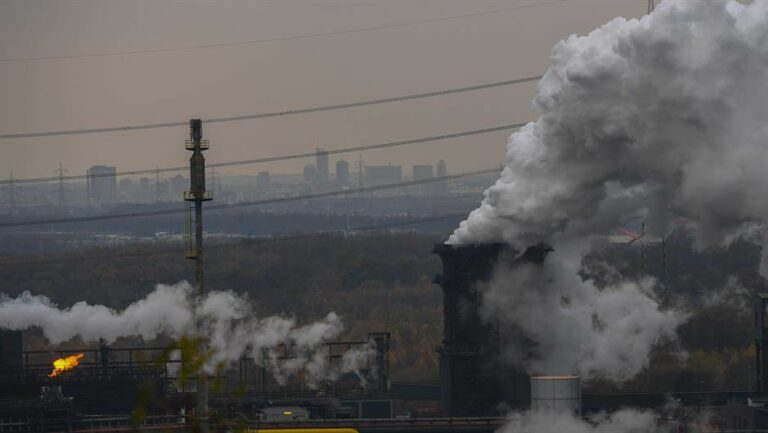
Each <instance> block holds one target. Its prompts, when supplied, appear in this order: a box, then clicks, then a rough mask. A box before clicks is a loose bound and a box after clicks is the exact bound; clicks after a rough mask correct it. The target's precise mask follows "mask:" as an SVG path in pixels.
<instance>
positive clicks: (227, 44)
mask: <svg viewBox="0 0 768 433" xmlns="http://www.w3.org/2000/svg"><path fill="white" fill-rule="evenodd" d="M565 1H567V0H550V1H544V2H539V3H532V4H527V5H517V6H512V7H507V8H501V9H493V10H489V11H484V12H474V13H468V14H460V15H451V16H447V17H441V18H430V19H425V20H417V21H406V22H402V23H395V24H383V25H379V26H372V27H362V28H356V29H347V30H336V31H329V32H319V33H308V34H303V35H292V36H277V37H271V38H263V39H253V40H248V41H238V42H222V43H214V44H203V45H189V46H184V47H169V48H150V49H143V50H126V51H112V52H106V53H91V54H73V55H60V56H39V57H13V58H4V59H0V63H11V62H33V61H43V60H64V59H85V58H93V57H115V56H128V55H136V54H150V53H170V52H176V51H190V50H200V49H207V48H223V47H237V46H243V45H255V44H265V43H273V42H285V41H295V40H301V39H313V38H320V37H329V36H338V35H348V34H354V33H363V32H370V31H375V30H385V29H393V28H398V27H406V26H415V25H420V24H430V23H437V22H442V21H452V20H457V19H462V18H472V17H480V16H486V15H494V14H498V13H503V12H509V11H513V10H519V9H527V8H535V7H540V6H547V5H551V4H556V3H563V2H565Z"/></svg>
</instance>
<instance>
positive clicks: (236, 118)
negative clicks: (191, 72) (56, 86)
mask: <svg viewBox="0 0 768 433" xmlns="http://www.w3.org/2000/svg"><path fill="white" fill-rule="evenodd" d="M541 77H542V76H541V75H536V76H531V77H524V78H516V79H513V80H505V81H496V82H493V83H484V84H477V85H473V86H467V87H457V88H453V89H445V90H437V91H433V92H426V93H414V94H410V95H403V96H394V97H389V98H380V99H369V100H366V101H358V102H347V103H343V104H333V105H323V106H318V107H308V108H297V109H292V110H283V111H273V112H268V113H257V114H245V115H240V116H230V117H214V118H210V119H204V120H203V122H204V123H223V122H237V121H241V120H254V119H266V118H270V117H281V116H291V115H296V114H309V113H317V112H321V111H332V110H342V109H346V108H355V107H364V106H366V105H377V104H386V103H390V102H400V101H407V100H411V99H421V98H432V97H435V96H442V95H450V94H453V93H462V92H472V91H476V90H483V89H491V88H494V87H502V86H510V85H513V84H520V83H528V82H531V81H538V80H540V79H541ZM188 125H189V121H188V120H184V121H178V122H165V123H145V124H140V125H126V126H110V127H105V128H86V129H64V130H58V131H42V132H20V133H14V134H0V139H2V140H11V139H18V138H35V137H59V136H64V135H82V134H100V133H106V132H125V131H137V130H144V129H159V128H171V127H181V126H184V127H186V126H188Z"/></svg>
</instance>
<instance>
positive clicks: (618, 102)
mask: <svg viewBox="0 0 768 433" xmlns="http://www.w3.org/2000/svg"><path fill="white" fill-rule="evenodd" d="M766 23H768V1H766V0H756V1H754V2H752V3H751V4H750V5H742V4H740V3H737V2H735V1H726V0H707V1H700V0H673V1H666V2H662V4H661V5H660V6H659V7H658V8H657V9H656V11H655V12H654V13H653V14H651V15H648V16H645V17H643V18H642V19H640V20H634V19H633V20H625V19H622V18H616V19H614V20H613V21H611V22H609V23H608V24H606V25H604V26H602V27H601V28H599V29H597V30H595V31H593V32H592V33H590V34H589V35H588V36H585V37H576V36H572V37H570V38H568V39H567V40H565V41H563V42H560V43H559V44H558V45H556V46H555V48H554V49H553V52H552V65H551V67H550V68H549V69H548V70H547V72H546V74H545V75H544V77H543V78H542V80H541V82H540V83H539V92H538V94H537V96H536V98H535V100H534V102H533V107H534V109H535V110H536V111H537V112H538V113H539V114H540V117H539V119H538V121H536V122H534V123H530V124H528V125H527V126H526V127H524V128H523V129H522V130H520V131H519V132H518V133H516V134H514V135H512V136H511V137H510V139H509V143H508V148H507V160H506V164H507V166H506V168H505V169H504V170H503V172H502V174H501V178H500V179H499V180H498V181H497V182H496V184H495V185H493V186H492V187H491V188H489V189H488V190H487V191H486V192H485V199H484V200H483V203H482V205H481V207H480V208H479V209H477V210H475V211H474V212H472V214H471V215H470V216H469V218H468V219H467V220H466V221H464V222H463V223H462V224H461V226H460V227H459V228H458V229H457V230H456V231H455V233H454V234H453V236H452V237H451V239H450V242H453V243H469V242H482V241H496V240H499V239H504V240H506V241H507V242H510V243H511V244H513V245H515V246H517V247H519V248H524V247H525V246H528V245H531V244H533V243H537V242H539V241H542V240H547V239H553V238H555V239H556V238H557V237H562V236H566V237H573V236H580V235H584V234H590V233H603V232H606V231H607V230H611V229H613V228H615V227H617V226H620V225H621V221H622V218H623V217H625V216H626V215H630V214H633V213H635V212H637V210H638V209H642V208H646V209H647V212H648V221H649V223H652V224H650V226H649V227H648V229H649V230H650V231H652V232H656V234H663V233H664V230H665V228H666V226H667V224H668V223H669V221H670V218H671V217H672V216H673V215H679V216H685V217H688V218H690V219H691V220H693V221H694V222H696V223H697V227H698V233H697V235H698V237H697V240H698V241H699V245H716V244H718V243H720V242H723V241H725V240H726V239H728V235H729V234H731V233H733V232H735V231H737V230H739V228H740V227H742V226H743V225H744V224H748V223H751V222H763V221H765V219H766V215H767V214H768V213H767V211H768V196H766V195H765V194H764V191H765V190H766V188H767V187H768V176H765V174H764V170H765V167H766V164H767V163H768V146H766V143H768V123H766V122H765V119H766V118H768V104H765V103H764V101H766V100H768V86H766V84H765V83H766V82H768V80H766V79H767V78H768V69H766V68H765V67H764V66H765V64H766V63H768V44H766V43H765V41H766V40H768V25H766ZM611 192H613V193H611Z"/></svg>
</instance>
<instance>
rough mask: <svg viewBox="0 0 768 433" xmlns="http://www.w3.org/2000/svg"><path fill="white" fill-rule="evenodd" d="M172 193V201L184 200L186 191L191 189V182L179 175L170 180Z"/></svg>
mask: <svg viewBox="0 0 768 433" xmlns="http://www.w3.org/2000/svg"><path fill="white" fill-rule="evenodd" d="M168 184H169V189H170V192H171V201H179V200H183V198H184V191H186V190H187V188H188V187H189V180H187V178H186V177H184V176H182V175H180V174H177V175H176V176H173V177H172V178H170V179H169V180H168Z"/></svg>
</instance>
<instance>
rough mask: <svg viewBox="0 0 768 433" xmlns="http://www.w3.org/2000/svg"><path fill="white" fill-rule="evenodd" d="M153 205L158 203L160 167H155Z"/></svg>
mask: <svg viewBox="0 0 768 433" xmlns="http://www.w3.org/2000/svg"><path fill="white" fill-rule="evenodd" d="M155 203H160V166H159V165H155Z"/></svg>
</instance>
